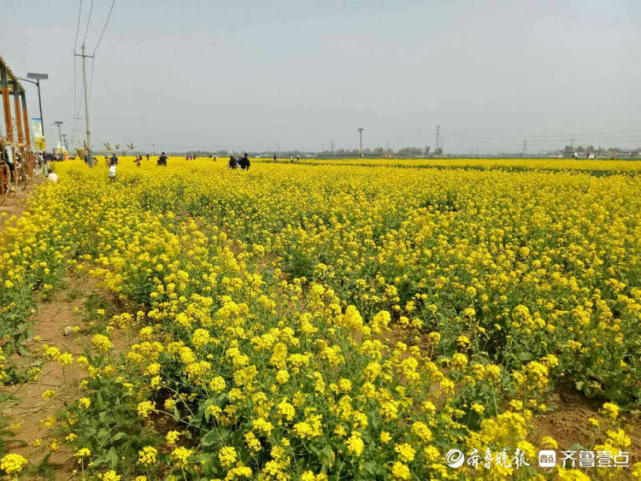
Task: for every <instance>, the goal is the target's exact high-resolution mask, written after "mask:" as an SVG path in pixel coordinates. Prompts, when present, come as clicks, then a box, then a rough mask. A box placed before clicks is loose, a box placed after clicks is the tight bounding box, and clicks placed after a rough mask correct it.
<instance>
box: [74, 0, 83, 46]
mask: <svg viewBox="0 0 641 481" xmlns="http://www.w3.org/2000/svg"><path fill="white" fill-rule="evenodd" d="M81 14H82V0H80V6H79V8H78V22H77V23H76V39H75V40H74V41H73V51H74V52H75V51H76V48H77V47H78V33H79V32H80V16H81Z"/></svg>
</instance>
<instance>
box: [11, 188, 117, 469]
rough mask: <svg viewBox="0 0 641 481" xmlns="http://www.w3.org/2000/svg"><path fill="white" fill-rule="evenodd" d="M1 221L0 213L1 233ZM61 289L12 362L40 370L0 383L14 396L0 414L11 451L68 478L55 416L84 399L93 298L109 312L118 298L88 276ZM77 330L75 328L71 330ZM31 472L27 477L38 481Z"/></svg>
mask: <svg viewBox="0 0 641 481" xmlns="http://www.w3.org/2000/svg"><path fill="white" fill-rule="evenodd" d="M43 182H44V179H41V178H40V179H36V180H35V181H34V182H33V183H31V184H30V185H29V186H28V187H27V188H26V189H24V190H18V192H16V194H15V195H11V196H9V197H8V198H7V199H6V201H5V202H4V204H2V205H0V215H2V213H5V214H6V215H5V216H4V219H7V218H9V217H11V216H16V217H20V216H21V215H22V214H23V213H24V212H25V210H26V209H27V207H28V206H27V203H28V198H29V196H30V195H31V194H32V193H33V192H34V191H35V190H36V188H37V186H38V185H40V184H42V183H43ZM3 227H4V222H3V221H2V218H1V217H0V232H2V230H3ZM65 284H66V285H65V287H64V288H63V289H61V290H59V291H57V292H56V293H55V294H54V295H53V297H52V298H51V299H50V300H48V301H37V302H36V313H35V314H34V315H33V317H32V326H31V328H32V330H33V336H32V337H31V338H30V339H28V340H27V341H26V342H25V347H26V349H27V351H26V352H25V353H23V355H15V356H14V357H13V359H12V360H13V361H14V362H15V363H16V364H17V365H18V366H20V369H22V370H23V371H24V372H28V371H29V370H31V369H38V368H39V369H40V374H39V376H38V377H37V379H35V380H32V381H27V382H24V383H22V384H13V385H8V386H0V394H9V395H11V396H12V397H13V398H14V399H13V400H9V401H7V402H5V403H4V404H3V405H0V412H1V414H0V415H2V416H3V417H4V418H5V419H6V420H8V421H9V424H10V427H11V430H12V431H13V432H14V433H15V437H13V438H11V439H10V440H9V452H12V453H17V454H21V455H23V456H25V457H26V458H27V459H28V460H29V463H30V465H32V466H33V465H34V464H37V463H39V462H40V461H42V460H43V459H45V458H46V456H47V455H49V454H50V453H51V456H50V457H49V460H48V461H49V463H50V465H51V467H52V468H53V469H54V476H53V479H54V480H56V481H62V480H68V479H71V478H73V477H74V473H73V470H74V469H75V463H74V459H73V453H72V452H70V450H69V448H68V447H67V446H66V445H65V443H64V442H63V440H62V439H57V438H56V436H55V433H54V430H55V427H56V422H55V418H56V415H57V414H59V413H61V412H62V411H63V409H64V408H65V406H67V405H69V404H70V403H73V402H74V401H75V400H76V399H78V398H79V397H82V391H81V389H80V387H79V383H80V381H81V380H82V379H83V378H84V377H85V376H86V371H85V370H84V369H83V368H81V367H80V366H79V365H78V364H77V363H76V362H75V358H77V356H80V355H83V354H84V353H85V352H87V351H88V350H90V349H91V337H92V334H93V333H92V332H91V326H90V325H89V324H87V323H86V322H84V320H83V319H84V317H85V316H86V313H87V310H88V307H89V306H93V307H94V308H95V304H96V303H97V302H102V303H104V304H106V305H108V306H109V309H107V311H112V312H115V311H118V310H119V309H120V308H121V307H122V306H120V305H119V304H118V303H117V301H116V299H115V298H114V297H113V296H112V295H111V294H110V293H109V292H107V291H106V290H105V289H103V288H101V287H100V286H99V284H98V282H97V281H95V280H94V279H91V278H89V277H88V276H86V275H85V276H83V277H80V276H76V275H68V277H67V279H66V282H65ZM75 327H76V328H78V329H76V330H75V332H74V328H75ZM118 331H119V330H116V331H114V335H113V337H112V342H113V343H114V347H115V349H116V350H119V351H123V350H124V349H126V346H127V340H126V339H125V336H124V334H123V333H122V332H118ZM46 347H55V348H57V349H58V350H59V351H60V352H61V353H70V354H71V355H73V358H74V362H73V364H70V365H67V366H65V367H64V368H63V367H62V366H61V365H60V364H59V363H58V362H56V361H55V360H45V358H44V355H43V354H44V351H45V349H46ZM47 391H49V392H50V393H51V394H52V395H53V393H52V392H55V395H53V397H52V398H51V399H49V400H45V399H44V398H43V394H44V393H45V392H47ZM40 478H41V477H38V476H34V477H32V478H31V479H40Z"/></svg>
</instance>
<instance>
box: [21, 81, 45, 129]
mask: <svg viewBox="0 0 641 481" xmlns="http://www.w3.org/2000/svg"><path fill="white" fill-rule="evenodd" d="M48 78H49V74H46V73H34V72H28V73H27V78H20V80H24V81H25V82H29V83H32V84H35V85H36V86H37V87H38V107H40V123H41V124H42V136H43V137H44V135H45V119H44V118H42V98H41V97H40V80H47V79H48ZM29 79H35V80H36V81H35V82H34V81H33V80H29Z"/></svg>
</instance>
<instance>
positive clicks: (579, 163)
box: [258, 158, 641, 171]
mask: <svg viewBox="0 0 641 481" xmlns="http://www.w3.org/2000/svg"><path fill="white" fill-rule="evenodd" d="M258 161H259V162H266V161H267V162H269V161H270V159H258ZM271 161H272V162H273V160H271ZM279 162H283V163H288V162H289V159H285V158H283V159H280V160H279ZM300 163H305V164H326V165H371V166H382V165H385V166H397V167H459V168H461V167H474V168H487V169H490V168H506V169H543V170H549V169H552V170H599V171H638V170H641V162H640V161H635V160H574V159H465V158H461V159H301V160H300Z"/></svg>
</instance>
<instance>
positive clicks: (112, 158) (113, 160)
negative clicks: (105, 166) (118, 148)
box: [109, 152, 118, 167]
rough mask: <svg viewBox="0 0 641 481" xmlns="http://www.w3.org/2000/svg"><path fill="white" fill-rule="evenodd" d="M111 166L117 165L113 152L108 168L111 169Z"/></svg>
mask: <svg viewBox="0 0 641 481" xmlns="http://www.w3.org/2000/svg"><path fill="white" fill-rule="evenodd" d="M112 165H118V156H117V155H116V153H115V152H114V153H113V155H112V156H111V162H110V163H109V166H110V167H111V166H112Z"/></svg>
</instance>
